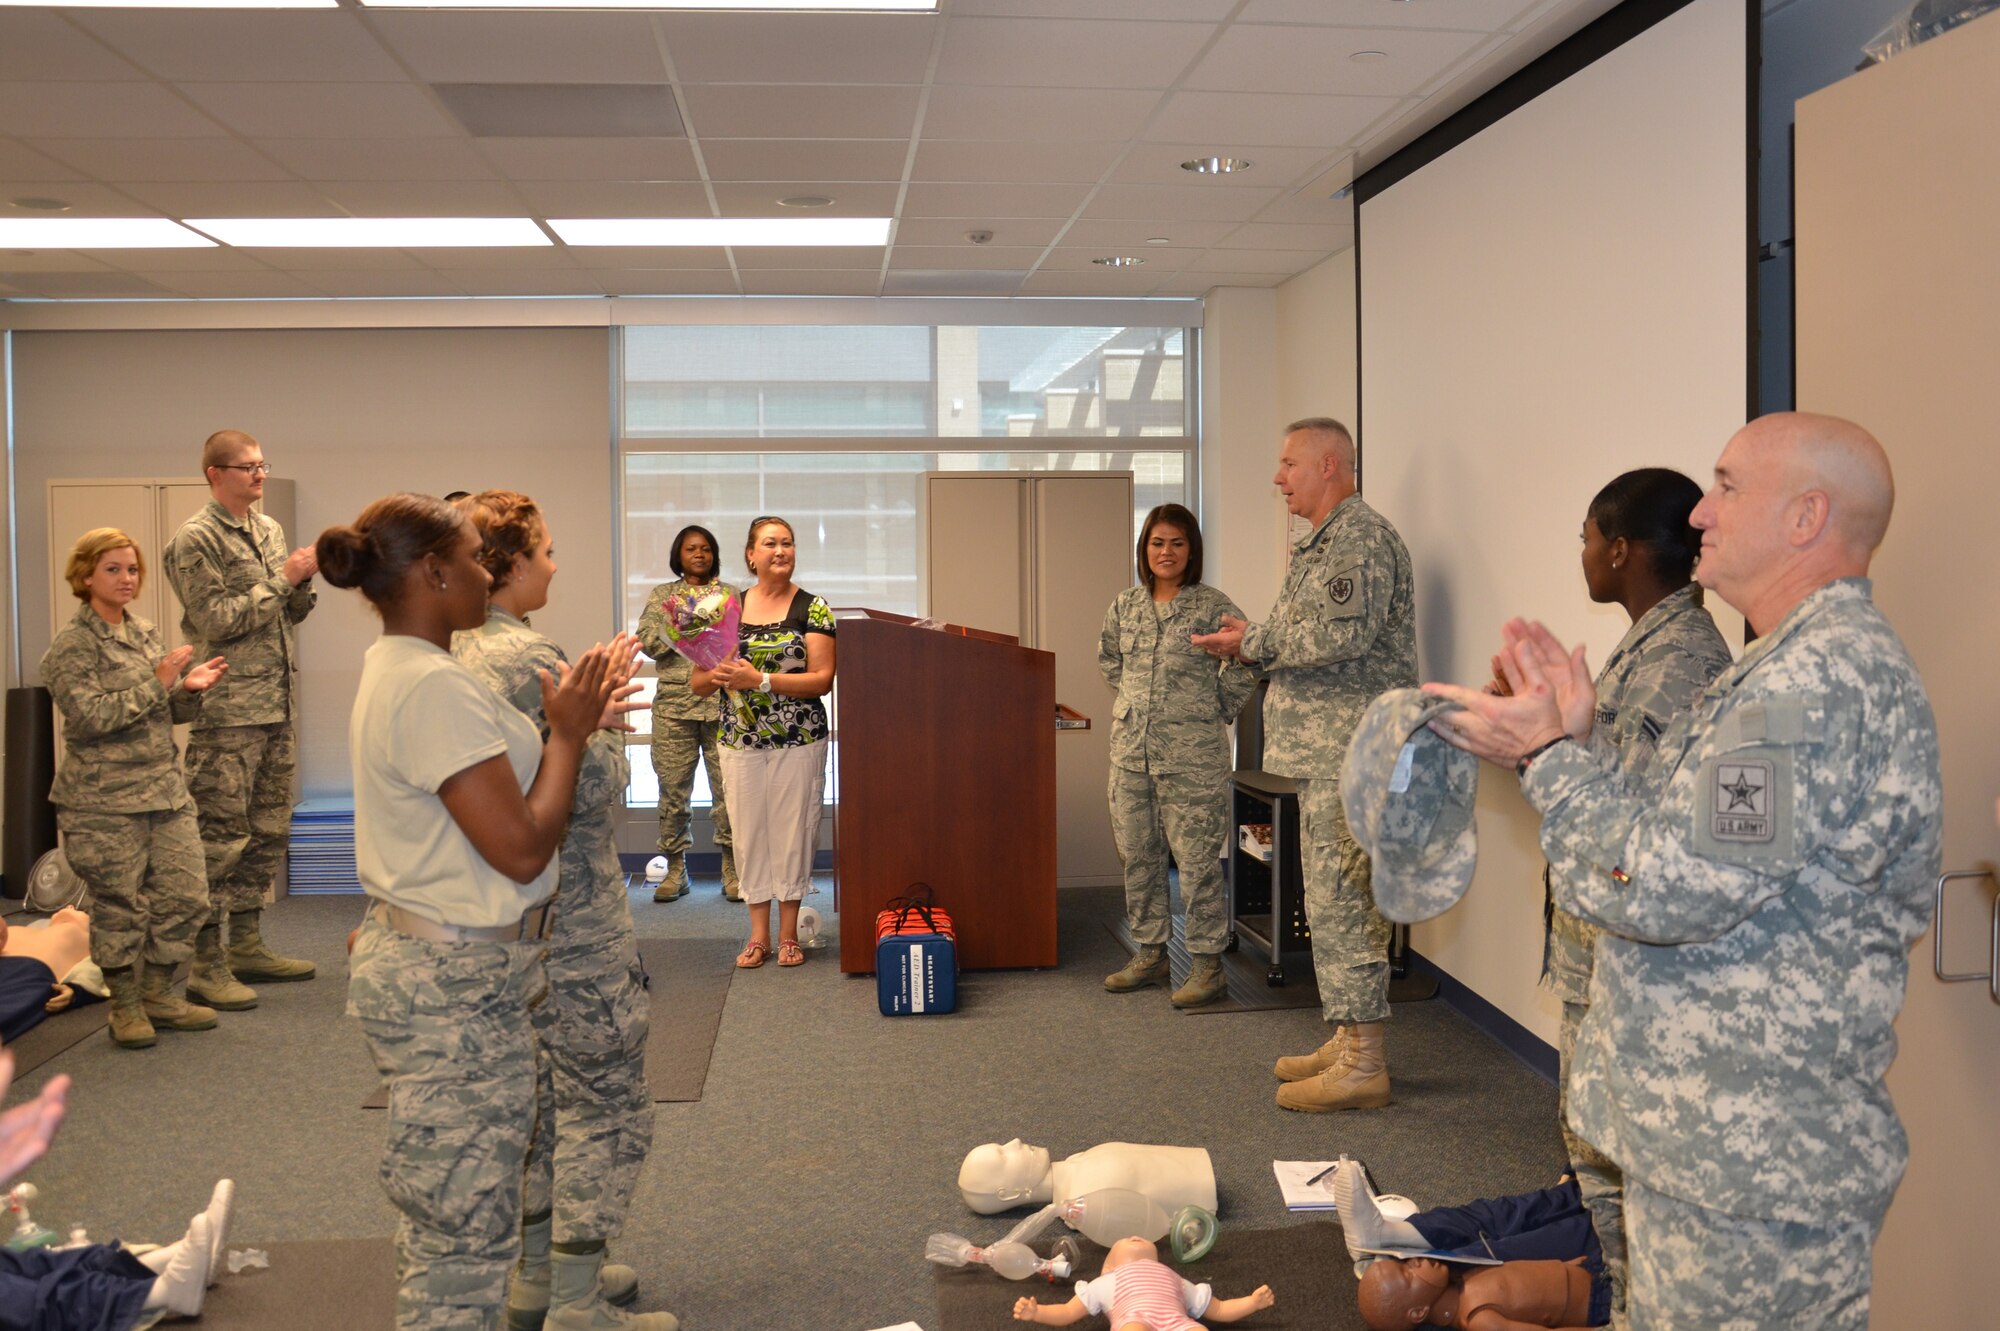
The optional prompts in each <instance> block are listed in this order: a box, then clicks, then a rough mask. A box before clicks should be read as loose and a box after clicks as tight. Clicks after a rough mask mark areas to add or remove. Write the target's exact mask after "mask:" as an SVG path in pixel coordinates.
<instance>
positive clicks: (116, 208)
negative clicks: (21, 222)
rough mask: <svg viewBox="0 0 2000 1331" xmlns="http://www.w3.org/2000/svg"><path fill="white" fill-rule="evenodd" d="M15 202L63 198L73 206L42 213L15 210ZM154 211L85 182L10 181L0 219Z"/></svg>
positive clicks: (0, 202) (117, 192) (131, 214)
mask: <svg viewBox="0 0 2000 1331" xmlns="http://www.w3.org/2000/svg"><path fill="white" fill-rule="evenodd" d="M15 199H61V200H62V201H63V202H64V203H67V204H68V205H69V207H68V209H66V210H65V211H63V212H60V213H50V212H41V211H39V210H35V209H29V208H16V207H13V206H12V201H13V200H15ZM153 211H154V209H153V207H152V206H150V205H148V204H145V203H143V202H141V201H139V200H136V199H134V198H133V197H132V196H131V195H130V194H129V193H127V192H126V191H124V190H121V189H119V188H117V187H116V186H113V185H99V184H96V183H95V182H91V181H83V180H19V181H10V182H9V183H8V185H7V188H6V193H5V194H4V195H0V216H5V217H140V216H147V215H150V214H151V213H152V212H153Z"/></svg>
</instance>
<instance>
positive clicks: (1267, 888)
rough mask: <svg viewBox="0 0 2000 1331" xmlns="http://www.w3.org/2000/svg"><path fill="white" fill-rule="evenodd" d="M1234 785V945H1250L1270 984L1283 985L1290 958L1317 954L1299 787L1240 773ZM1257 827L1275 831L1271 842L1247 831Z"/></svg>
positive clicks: (1231, 780)
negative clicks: (1302, 866)
mask: <svg viewBox="0 0 2000 1331" xmlns="http://www.w3.org/2000/svg"><path fill="white" fill-rule="evenodd" d="M1229 785H1230V795H1229V799H1230V829H1229V919H1230V930H1231V944H1232V946H1234V945H1238V944H1240V943H1241V942H1242V941H1244V940H1248V941H1249V943H1250V945H1251V946H1252V947H1253V948H1254V949H1255V950H1256V951H1258V952H1260V953H1262V954H1263V956H1264V958H1265V963H1266V964H1265V969H1264V981H1265V983H1267V984H1271V985H1281V984H1283V983H1284V982H1285V964H1284V962H1285V957H1286V956H1287V955H1289V954H1296V953H1301V952H1304V953H1310V952H1311V950H1312V931H1311V930H1310V929H1308V928H1307V926H1306V903H1305V892H1304V890H1303V884H1304V879H1303V878H1302V877H1301V875H1300V871H1299V788H1298V783H1297V782H1296V781H1294V780H1292V779H1291V778H1290V777H1288V776H1273V775H1271V774H1270V773H1269V772H1259V771H1238V772H1233V773H1231V774H1230V778H1229ZM1256 828H1269V829H1270V831H1269V839H1268V842H1266V840H1265V838H1263V837H1259V836H1257V835H1255V833H1254V831H1250V830H1246V829H1256ZM1246 842H1247V843H1248V844H1246ZM1250 846H1258V847H1259V848H1260V850H1262V851H1267V852H1268V854H1269V858H1268V859H1267V858H1265V856H1264V854H1261V853H1257V852H1255V851H1252V850H1251V849H1250V848H1249V847H1250Z"/></svg>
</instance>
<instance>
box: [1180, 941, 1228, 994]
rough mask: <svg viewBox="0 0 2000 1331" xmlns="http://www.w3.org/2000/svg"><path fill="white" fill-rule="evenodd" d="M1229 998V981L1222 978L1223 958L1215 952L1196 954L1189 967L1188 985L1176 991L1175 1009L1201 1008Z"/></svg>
mask: <svg viewBox="0 0 2000 1331" xmlns="http://www.w3.org/2000/svg"><path fill="white" fill-rule="evenodd" d="M1228 996H1229V981H1227V980H1225V979H1224V978H1223V977H1222V958H1221V957H1219V956H1217V955H1216V954H1215V953H1213V952H1197V953H1195V954H1194V965H1192V966H1190V967H1188V975H1187V983H1185V984H1183V985H1182V986H1181V987H1180V988H1178V989H1176V990H1174V996H1173V1005H1174V1006H1175V1007H1201V1006H1202V1005H1203V1004H1205V1003H1213V1002H1214V1001H1215V1000H1216V999H1218V998H1227V997H1228Z"/></svg>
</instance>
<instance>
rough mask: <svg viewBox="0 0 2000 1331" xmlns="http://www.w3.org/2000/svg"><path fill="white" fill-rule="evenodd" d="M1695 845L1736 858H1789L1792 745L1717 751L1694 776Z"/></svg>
mask: <svg viewBox="0 0 2000 1331" xmlns="http://www.w3.org/2000/svg"><path fill="white" fill-rule="evenodd" d="M1695 782H1696V787H1695V819H1696V822H1695V827H1694V843H1695V850H1696V851H1697V852H1698V853H1700V854H1703V855H1710V856H1713V857H1715V858H1716V859H1721V860H1728V861H1732V862H1735V863H1751V864H1760V863H1761V864H1778V863H1783V862H1788V861H1789V860H1791V858H1792V856H1793V854H1794V850H1795V841H1796V835H1797V832H1796V828H1795V827H1794V826H1793V806H1794V802H1795V796H1796V794H1797V792H1796V790H1795V789H1794V783H1795V776H1794V773H1793V754H1792V750H1791V749H1790V748H1789V747H1784V746H1779V745H1758V746H1754V747H1750V748H1742V749H1736V750H1734V751H1732V752H1729V753H1723V754H1718V755H1716V756H1715V757H1713V758H1710V759H1709V760H1708V761H1707V762H1705V763H1703V764H1702V765H1701V768H1700V770H1699V771H1698V772H1697V773H1696V775H1695Z"/></svg>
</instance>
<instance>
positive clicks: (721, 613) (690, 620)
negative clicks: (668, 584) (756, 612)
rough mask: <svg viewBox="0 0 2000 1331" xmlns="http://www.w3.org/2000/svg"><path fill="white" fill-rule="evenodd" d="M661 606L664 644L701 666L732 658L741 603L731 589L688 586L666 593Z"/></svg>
mask: <svg viewBox="0 0 2000 1331" xmlns="http://www.w3.org/2000/svg"><path fill="white" fill-rule="evenodd" d="M661 609H662V610H663V611H664V612H665V619H666V622H665V625H664V626H663V631H664V632H665V633H666V637H667V645H668V646H670V647H672V648H673V649H674V650H675V651H677V652H679V653H680V654H681V655H682V656H685V657H686V658H687V659H688V660H690V661H692V662H694V663H695V664H696V665H698V666H700V667H701V668H702V669H703V670H713V669H715V668H716V667H717V666H719V665H721V664H722V663H723V662H724V661H729V660H733V659H735V656H736V653H737V650H738V647H737V641H736V637H737V628H738V626H739V625H741V624H742V622H743V607H742V605H741V604H740V603H739V602H738V601H737V599H736V596H735V594H734V593H732V592H730V591H729V590H727V589H726V588H719V587H716V588H711V587H688V588H685V589H683V590H681V591H677V592H674V593H672V594H671V595H669V596H668V597H667V598H666V601H665V603H664V604H663V605H662V606H661Z"/></svg>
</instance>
